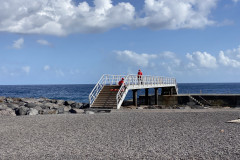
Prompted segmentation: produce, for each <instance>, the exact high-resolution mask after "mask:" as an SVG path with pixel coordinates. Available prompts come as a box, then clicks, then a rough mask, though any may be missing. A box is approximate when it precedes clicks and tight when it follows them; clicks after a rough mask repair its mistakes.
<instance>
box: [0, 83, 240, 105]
mask: <svg viewBox="0 0 240 160" xmlns="http://www.w3.org/2000/svg"><path fill="white" fill-rule="evenodd" d="M94 86H95V84H69V85H66V84H64V85H0V96H4V97H32V98H41V97H45V98H50V99H62V100H66V101H69V100H70V101H76V102H82V103H88V102H89V100H88V97H89V94H90V93H91V91H92V89H93V88H94ZM153 93H154V89H149V94H153ZM159 93H161V90H160V89H159ZM178 93H179V94H198V93H202V94H240V83H178ZM144 94H145V91H144V89H143V90H138V95H144ZM126 99H132V92H131V91H129V92H128V94H127V96H126Z"/></svg>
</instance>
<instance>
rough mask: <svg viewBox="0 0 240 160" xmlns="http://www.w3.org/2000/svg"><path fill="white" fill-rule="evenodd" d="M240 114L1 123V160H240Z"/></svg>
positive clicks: (146, 113) (160, 113)
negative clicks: (231, 121) (232, 121)
mask: <svg viewBox="0 0 240 160" xmlns="http://www.w3.org/2000/svg"><path fill="white" fill-rule="evenodd" d="M239 117H240V109H189V110H186V109H185V110H179V109H178V110H158V109H156V110H155V109H154V110H127V109H125V110H124V109H123V110H114V111H112V112H111V113H96V114H93V115H88V114H62V115H37V116H15V117H14V116H1V117H0V142H1V143H0V159H51V160H52V159H231V160H234V159H240V123H226V122H227V121H230V120H234V119H238V118H239Z"/></svg>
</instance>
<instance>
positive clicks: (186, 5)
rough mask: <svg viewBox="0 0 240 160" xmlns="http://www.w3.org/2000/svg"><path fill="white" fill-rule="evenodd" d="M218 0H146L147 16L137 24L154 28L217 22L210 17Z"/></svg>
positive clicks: (201, 25) (200, 25)
mask: <svg viewBox="0 0 240 160" xmlns="http://www.w3.org/2000/svg"><path fill="white" fill-rule="evenodd" d="M216 2H217V0H205V1H199V0H145V6H144V13H145V16H144V17H142V18H139V19H137V21H136V25H137V26H148V27H150V28H153V29H179V28H203V27H205V26H208V25H213V24H214V23H215V22H214V21H212V20H209V19H208V17H209V15H210V13H211V10H212V9H213V8H214V7H215V6H216Z"/></svg>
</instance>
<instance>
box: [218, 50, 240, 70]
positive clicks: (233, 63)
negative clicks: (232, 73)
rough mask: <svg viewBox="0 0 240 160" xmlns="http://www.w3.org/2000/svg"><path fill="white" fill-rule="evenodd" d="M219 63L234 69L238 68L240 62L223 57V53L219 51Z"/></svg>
mask: <svg viewBox="0 0 240 160" xmlns="http://www.w3.org/2000/svg"><path fill="white" fill-rule="evenodd" d="M219 63H221V64H223V65H224V66H230V67H234V68H238V67H240V61H237V60H235V59H231V58H229V57H228V56H225V54H224V52H223V51H220V53H219Z"/></svg>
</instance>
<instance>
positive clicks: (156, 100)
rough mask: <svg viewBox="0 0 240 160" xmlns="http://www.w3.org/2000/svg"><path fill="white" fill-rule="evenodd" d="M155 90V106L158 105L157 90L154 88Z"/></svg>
mask: <svg viewBox="0 0 240 160" xmlns="http://www.w3.org/2000/svg"><path fill="white" fill-rule="evenodd" d="M154 90H155V105H158V88H154Z"/></svg>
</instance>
